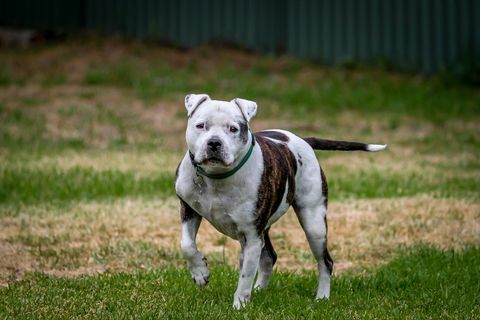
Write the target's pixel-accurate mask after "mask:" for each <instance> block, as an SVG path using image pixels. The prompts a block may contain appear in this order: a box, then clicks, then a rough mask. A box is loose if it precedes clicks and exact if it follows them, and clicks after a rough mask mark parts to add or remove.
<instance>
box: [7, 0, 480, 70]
mask: <svg viewBox="0 0 480 320" xmlns="http://www.w3.org/2000/svg"><path fill="white" fill-rule="evenodd" d="M0 25H3V26H11V27H20V28H36V29H40V30H53V31H59V32H78V31H94V32H101V33H105V34H119V35H122V36H125V37H131V38H138V39H152V40H158V41H163V42H169V43H171V44H173V45H176V46H180V47H187V48H188V47H194V46H197V45H199V44H202V43H207V42H223V43H228V44H233V45H236V46H239V47H242V48H246V49H251V50H255V51H259V52H268V53H283V52H286V53H288V54H291V55H296V56H300V57H305V58H310V59H314V60H316V61H319V62H322V63H325V64H343V63H357V62H360V63H372V62H376V61H383V62H385V63H389V64H392V65H394V66H396V67H398V68H402V69H411V70H419V71H422V72H425V73H432V72H437V71H440V70H443V69H446V68H453V67H455V66H458V65H461V64H465V63H466V62H467V61H468V60H473V61H475V59H476V61H480V1H478V0H159V1H156V0H137V1H130V0H69V1H64V0H2V2H1V3H0Z"/></svg>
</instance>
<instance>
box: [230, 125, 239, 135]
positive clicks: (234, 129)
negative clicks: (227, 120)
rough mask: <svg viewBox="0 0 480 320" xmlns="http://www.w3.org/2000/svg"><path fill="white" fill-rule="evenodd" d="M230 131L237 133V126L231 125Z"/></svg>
mask: <svg viewBox="0 0 480 320" xmlns="http://www.w3.org/2000/svg"><path fill="white" fill-rule="evenodd" d="M230 132H231V133H237V132H238V129H237V127H234V126H231V127H230Z"/></svg>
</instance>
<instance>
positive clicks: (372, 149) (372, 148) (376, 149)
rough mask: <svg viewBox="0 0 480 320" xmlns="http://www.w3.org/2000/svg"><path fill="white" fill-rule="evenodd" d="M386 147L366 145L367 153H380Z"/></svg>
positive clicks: (384, 145)
mask: <svg viewBox="0 0 480 320" xmlns="http://www.w3.org/2000/svg"><path fill="white" fill-rule="evenodd" d="M386 147H387V145H386V144H368V145H367V151H372V152H377V151H382V150H384V149H385V148H386Z"/></svg>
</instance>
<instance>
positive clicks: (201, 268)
mask: <svg viewBox="0 0 480 320" xmlns="http://www.w3.org/2000/svg"><path fill="white" fill-rule="evenodd" d="M191 274H192V279H193V282H195V284H196V285H197V286H199V287H200V288H202V287H205V286H206V285H207V283H208V279H209V278H210V271H208V266H207V261H206V259H205V258H203V259H202V264H200V265H198V266H195V267H192V269H191Z"/></svg>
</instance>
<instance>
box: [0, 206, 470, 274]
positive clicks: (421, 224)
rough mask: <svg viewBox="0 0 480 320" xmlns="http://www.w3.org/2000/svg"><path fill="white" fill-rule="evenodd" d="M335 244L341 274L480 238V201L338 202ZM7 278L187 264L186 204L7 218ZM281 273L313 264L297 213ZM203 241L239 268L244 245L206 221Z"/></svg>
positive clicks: (280, 249)
mask: <svg viewBox="0 0 480 320" xmlns="http://www.w3.org/2000/svg"><path fill="white" fill-rule="evenodd" d="M328 222H329V231H330V235H329V247H330V250H331V253H332V256H333V257H334V259H335V262H336V272H343V271H344V270H347V269H350V268H352V267H360V266H361V267H365V266H376V265H378V264H380V263H382V262H385V261H387V260H389V259H390V258H391V257H392V256H393V254H394V253H395V251H396V250H397V249H398V248H399V247H403V246H412V245H415V244H418V243H426V244H432V245H435V246H438V247H442V248H452V247H453V248H460V247H463V246H465V245H468V244H480V203H479V202H478V201H477V202H474V201H469V200H455V199H434V198H431V197H415V198H400V199H388V200H386V199H378V200H355V201H348V202H345V203H332V205H331V208H330V212H329V218H328ZM0 224H1V226H2V234H1V235H0V249H1V252H2V253H3V254H4V257H5V259H2V260H1V261H0V277H1V281H2V283H4V284H5V283H6V282H7V281H11V280H14V279H17V278H21V277H22V275H23V273H24V272H25V271H33V270H38V271H44V272H49V273H53V274H58V275H67V276H69V275H71V276H75V275H79V274H90V273H98V272H105V271H109V270H111V271H126V270H134V269H142V268H147V269H148V268H155V267H159V266H164V265H166V264H174V265H176V264H183V259H182V258H181V256H180V254H179V253H178V250H179V243H180V231H181V228H180V222H179V216H178V204H177V201H176V200H174V199H170V200H167V201H141V200H119V201H116V202H113V203H96V204H84V203H81V204H78V205H76V206H72V207H69V208H65V209H52V208H44V209H42V208H38V207H27V208H24V209H23V212H22V214H20V215H19V216H17V217H4V218H1V220H0ZM271 238H272V242H273V244H274V247H275V249H276V251H277V253H278V256H279V258H278V264H277V269H278V270H290V271H301V270H303V269H314V261H313V258H312V256H311V254H310V251H309V249H308V244H307V242H306V240H305V236H304V235H303V231H302V230H301V229H300V226H299V223H298V221H297V219H296V217H295V215H294V213H293V212H291V211H290V212H288V213H287V215H286V216H285V217H284V218H282V219H281V220H280V221H279V222H278V223H277V224H276V225H275V226H274V227H273V228H272V231H271ZM198 240H199V247H200V248H201V250H202V251H204V252H205V253H206V254H207V256H208V258H209V259H210V260H211V261H212V260H215V261H220V262H222V261H224V262H226V263H228V264H229V265H237V259H238V251H239V246H238V244H237V242H236V241H234V240H231V239H229V238H226V237H225V236H223V235H221V234H220V233H218V232H217V231H216V230H214V229H213V227H212V226H211V225H210V224H209V223H207V222H204V223H203V224H202V226H201V229H200V232H199V236H198Z"/></svg>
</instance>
